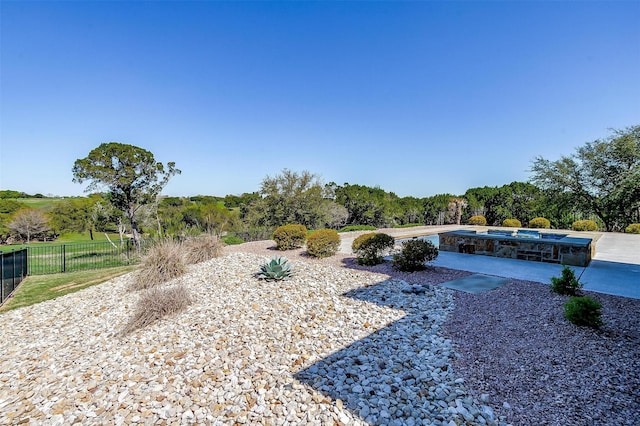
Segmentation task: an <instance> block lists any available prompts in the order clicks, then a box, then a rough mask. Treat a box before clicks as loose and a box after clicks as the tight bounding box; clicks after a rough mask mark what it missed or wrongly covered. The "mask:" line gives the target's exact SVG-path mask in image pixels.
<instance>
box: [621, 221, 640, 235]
mask: <svg viewBox="0 0 640 426" xmlns="http://www.w3.org/2000/svg"><path fill="white" fill-rule="evenodd" d="M624 232H626V233H627V234H640V223H632V224H631V225H629V226H627V227H626V228H625V230H624Z"/></svg>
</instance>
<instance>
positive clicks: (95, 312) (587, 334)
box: [0, 241, 640, 426]
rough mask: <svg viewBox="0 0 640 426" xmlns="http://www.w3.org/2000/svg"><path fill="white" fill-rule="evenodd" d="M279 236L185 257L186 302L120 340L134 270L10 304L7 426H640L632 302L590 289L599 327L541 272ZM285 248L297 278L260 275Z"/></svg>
mask: <svg viewBox="0 0 640 426" xmlns="http://www.w3.org/2000/svg"><path fill="white" fill-rule="evenodd" d="M273 245H274V244H273V243H272V242H268V241H267V242H256V243H246V244H242V245H239V246H231V247H227V248H226V255H225V256H224V257H222V258H219V259H213V260H211V261H209V262H205V263H203V264H200V265H194V266H193V267H191V268H190V270H189V272H188V273H187V274H186V275H185V276H184V277H182V278H180V279H179V280H177V282H176V283H175V284H181V285H184V286H185V287H187V288H188V290H189V292H190V293H191V295H192V297H193V298H194V300H195V302H194V303H193V304H192V305H191V306H190V307H188V308H187V310H186V311H184V312H182V313H180V314H177V315H175V316H173V317H170V318H166V319H164V320H161V321H159V322H157V323H155V324H152V325H151V326H149V327H147V328H145V329H143V330H139V331H137V332H134V333H132V334H131V335H129V336H127V337H118V335H117V334H118V331H119V330H120V329H121V328H122V327H123V326H124V324H126V322H127V320H128V318H129V317H130V315H131V313H132V312H133V310H134V308H135V304H136V301H137V299H138V297H139V294H137V293H132V292H131V291H129V290H128V283H129V281H130V279H131V276H130V275H129V276H124V277H120V278H117V279H114V280H112V281H110V282H108V283H105V284H102V285H98V286H95V287H92V288H89V289H86V290H83V291H80V292H78V293H74V294H71V295H67V296H64V297H61V298H58V299H55V300H52V301H48V302H44V303H41V304H38V305H34V306H31V307H26V308H22V309H18V310H16V311H12V312H8V313H5V314H3V315H2V316H1V318H2V321H0V336H2V337H1V340H0V353H1V354H2V358H0V424H20V423H23V424H37V425H40V424H59V425H66V424H236V423H244V424H318V425H319V424H355V425H357V424H394V425H396V424H397V425H402V424H434V425H447V426H453V425H460V424H469V425H473V424H509V423H510V424H514V425H521V424H522V425H625V424H629V425H630V424H637V419H638V418H639V416H640V405H639V404H640V403H639V399H638V395H639V394H640V349H639V348H640V344H639V343H640V336H639V332H638V330H639V329H640V301H639V300H632V299H625V298H620V297H614V296H604V295H593V296H594V297H596V298H597V299H598V300H600V301H601V302H602V304H603V306H604V308H603V313H604V316H603V319H604V321H605V326H604V327H603V329H602V330H600V331H592V330H590V329H583V328H578V327H575V326H573V325H572V324H570V323H568V322H567V321H566V320H564V318H563V317H562V303H563V302H564V300H565V298H563V297H561V296H556V295H553V294H551V293H550V291H549V288H548V287H547V286H545V285H543V284H539V283H532V282H526V281H516V280H514V281H513V282H512V283H511V284H509V285H507V286H505V287H503V288H500V289H498V290H494V291H492V292H488V293H483V294H478V295H470V294H465V293H454V292H453V291H451V290H448V289H444V288H441V287H439V286H437V284H438V283H442V282H444V281H448V280H451V279H455V278H459V277H462V276H465V275H468V273H466V272H462V271H455V270H450V269H445V268H436V269H435V270H427V271H423V272H417V273H413V274H407V273H398V272H397V271H395V270H393V268H392V267H391V266H390V265H389V264H383V265H378V266H376V267H372V268H364V267H361V266H359V265H357V264H356V263H355V262H354V259H353V258H352V257H351V256H349V255H348V254H338V255H336V256H333V257H331V258H328V259H321V260H318V259H312V258H309V257H308V256H306V255H305V253H304V251H303V250H293V251H287V252H286V253H281V252H277V251H276V250H274V248H273ZM282 254H285V255H286V256H287V257H288V258H289V259H290V260H291V261H292V262H294V264H295V268H296V271H297V274H296V277H295V278H293V279H292V280H290V281H287V282H284V283H267V282H264V281H258V280H257V279H256V278H255V277H254V273H255V272H257V270H258V267H259V265H260V263H261V262H262V261H264V260H265V259H267V258H269V257H272V256H274V255H282ZM410 284H412V285H410ZM454 302H455V307H454Z"/></svg>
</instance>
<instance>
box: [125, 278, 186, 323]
mask: <svg viewBox="0 0 640 426" xmlns="http://www.w3.org/2000/svg"><path fill="white" fill-rule="evenodd" d="M190 304H191V296H189V292H188V291H187V289H186V288H184V286H182V285H174V286H169V287H153V288H149V289H147V290H145V291H144V293H143V294H142V297H141V298H140V300H139V301H138V304H137V305H136V310H135V312H134V313H133V317H132V318H131V319H130V320H129V322H128V323H127V325H125V327H124V329H123V330H122V332H121V334H122V335H126V334H129V333H131V332H133V331H135V330H138V329H140V328H143V327H146V326H147V325H149V324H151V323H153V322H155V321H157V320H159V319H161V318H164V317H166V316H168V315H172V314H175V313H177V312H180V311H182V310H183V309H185V308H186V307H187V306H189V305H190Z"/></svg>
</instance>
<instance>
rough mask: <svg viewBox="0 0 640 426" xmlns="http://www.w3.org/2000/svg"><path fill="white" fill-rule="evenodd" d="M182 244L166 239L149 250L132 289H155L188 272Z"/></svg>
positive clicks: (141, 263)
mask: <svg viewBox="0 0 640 426" xmlns="http://www.w3.org/2000/svg"><path fill="white" fill-rule="evenodd" d="M183 250H184V248H183V247H182V244H180V243H178V242H176V241H174V240H171V239H165V240H162V241H160V242H158V243H157V244H154V245H153V246H151V247H150V248H149V250H148V251H147V254H146V255H145V256H144V257H143V258H142V261H141V262H140V270H139V271H138V272H137V273H136V277H135V279H134V281H133V283H132V289H133V290H134V291H135V290H144V289H148V288H152V287H155V286H157V285H160V284H162V283H165V282H167V281H171V280H172V279H174V278H178V277H179V276H181V275H182V274H184V273H185V271H186V264H185V260H184V256H183Z"/></svg>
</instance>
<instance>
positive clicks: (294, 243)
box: [272, 224, 307, 250]
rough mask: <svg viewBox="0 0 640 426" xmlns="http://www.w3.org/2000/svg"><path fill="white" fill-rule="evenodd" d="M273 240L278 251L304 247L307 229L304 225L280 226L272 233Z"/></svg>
mask: <svg viewBox="0 0 640 426" xmlns="http://www.w3.org/2000/svg"><path fill="white" fill-rule="evenodd" d="M272 238H273V240H274V241H275V242H276V246H277V247H276V248H277V249H278V250H291V249H295V248H300V247H302V246H303V245H304V241H305V239H306V238H307V227H306V226H304V225H294V224H290V225H282V226H278V227H277V228H276V230H275V231H273V237H272Z"/></svg>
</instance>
